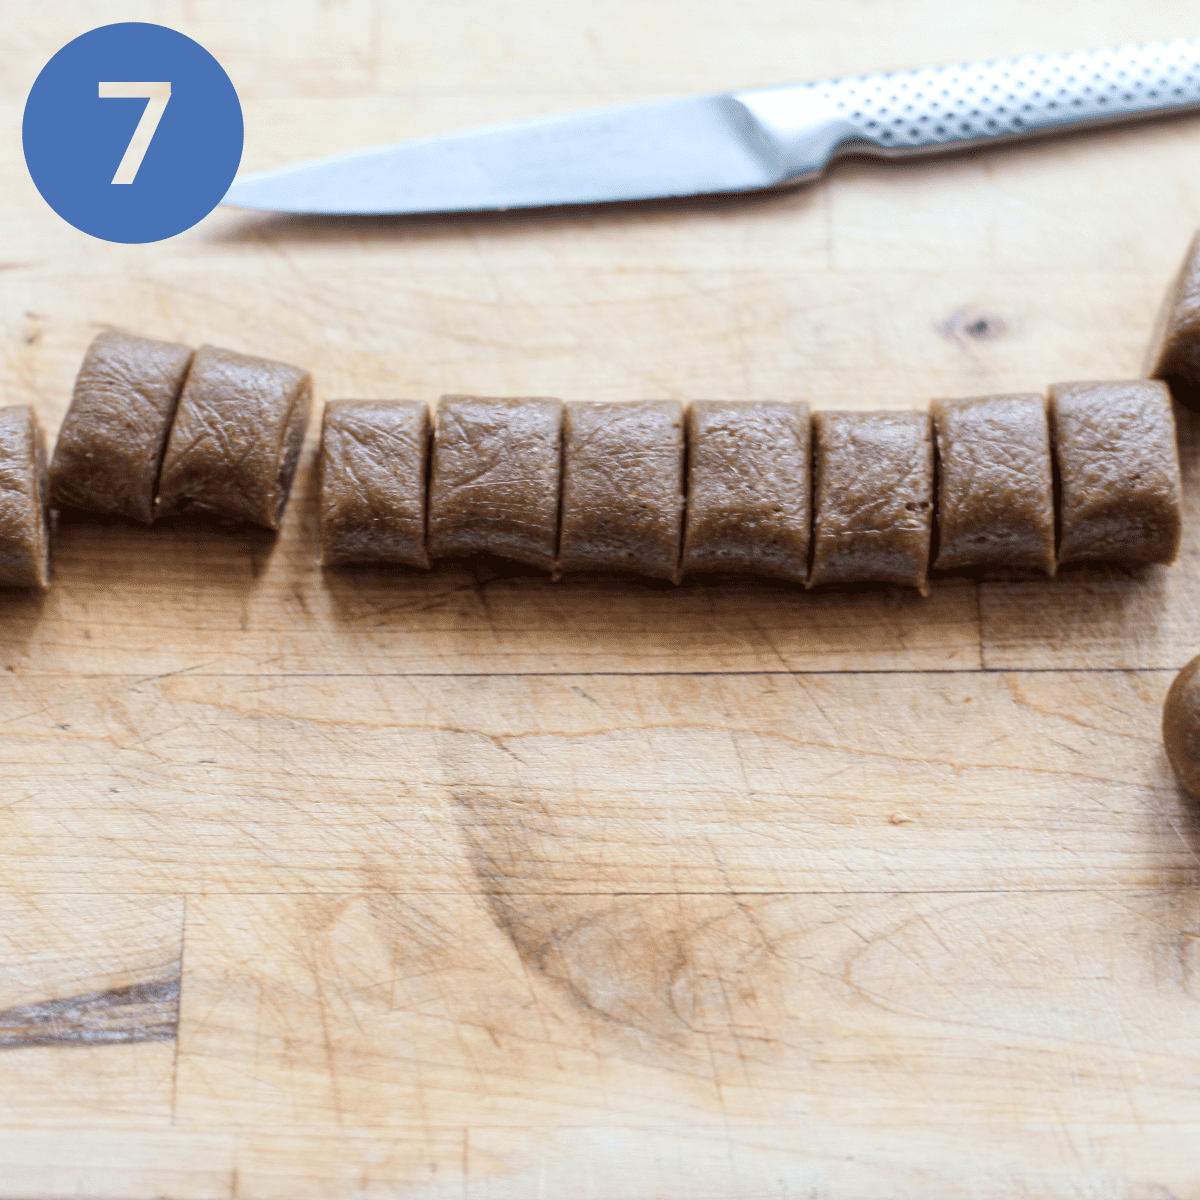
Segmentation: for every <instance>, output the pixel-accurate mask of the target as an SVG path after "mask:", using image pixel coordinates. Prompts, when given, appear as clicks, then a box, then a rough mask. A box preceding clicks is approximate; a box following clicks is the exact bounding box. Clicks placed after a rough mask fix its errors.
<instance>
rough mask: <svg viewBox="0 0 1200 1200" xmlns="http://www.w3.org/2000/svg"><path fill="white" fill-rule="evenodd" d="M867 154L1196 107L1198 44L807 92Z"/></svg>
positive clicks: (939, 71) (845, 82)
mask: <svg viewBox="0 0 1200 1200" xmlns="http://www.w3.org/2000/svg"><path fill="white" fill-rule="evenodd" d="M809 86H810V87H811V88H812V89H813V91H814V92H815V93H817V94H818V95H819V96H820V97H821V98H822V100H823V101H825V102H826V104H828V105H829V106H830V107H831V108H832V109H834V110H835V111H836V113H837V116H838V117H839V118H841V120H842V121H844V122H846V123H847V124H848V125H849V126H851V127H852V128H853V129H854V130H855V131H856V132H855V134H853V135H851V138H850V140H849V143H843V145H844V146H845V148H846V149H851V148H852V144H853V143H855V142H857V143H858V144H859V147H860V148H863V149H865V148H866V147H863V146H862V143H863V142H866V143H869V144H870V146H871V150H870V151H869V152H871V153H880V152H882V153H884V154H889V153H892V154H903V153H906V152H925V153H928V152H929V151H930V150H936V149H937V148H938V147H945V148H946V149H947V150H949V149H954V148H956V147H959V146H962V145H963V144H964V143H978V142H986V141H988V140H990V139H991V138H1013V137H1025V136H1032V135H1036V134H1039V133H1049V132H1053V131H1055V130H1058V129H1064V128H1068V127H1078V126H1084V125H1093V124H1099V123H1104V122H1108V121H1113V120H1120V119H1121V118H1123V117H1136V116H1145V115H1151V114H1155V113H1168V112H1172V111H1180V110H1186V109H1189V108H1193V107H1200V39H1196V40H1191V41H1182V40H1180V41H1174V42H1157V43H1151V44H1149V45H1146V46H1123V47H1120V48H1119V49H1114V50H1083V51H1077V52H1074V53H1071V54H1045V55H1036V56H1029V57H1026V58H1014V59H1008V60H1002V61H997V62H989V63H973V64H970V65H967V66H956V67H933V68H927V69H924V70H919V71H896V72H894V73H892V74H888V75H863V76H858V77H848V78H845V79H835V80H829V81H827V82H824V83H814V84H811V85H809Z"/></svg>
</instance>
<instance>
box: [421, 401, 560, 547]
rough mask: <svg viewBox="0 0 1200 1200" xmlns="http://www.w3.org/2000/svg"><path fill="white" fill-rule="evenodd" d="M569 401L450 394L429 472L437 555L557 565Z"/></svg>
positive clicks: (441, 409)
mask: <svg viewBox="0 0 1200 1200" xmlns="http://www.w3.org/2000/svg"><path fill="white" fill-rule="evenodd" d="M562 423H563V403H562V401H561V400H552V399H550V398H548V397H544V396H531V397H528V398H521V399H512V400H505V399H499V398H495V397H490V396H443V397H442V398H441V400H439V401H438V408H437V430H436V432H435V434H434V438H433V461H432V465H431V467H430V474H429V554H430V556H431V557H432V558H458V557H464V556H466V555H468V554H481V553H488V554H498V555H501V556H502V557H504V558H512V559H515V560H516V561H517V562H523V563H529V564H530V565H531V566H535V567H545V569H546V570H547V571H549V570H552V569H553V567H554V543H555V539H556V538H557V536H558V491H559V477H560V475H561V471H562V468H561V459H562Z"/></svg>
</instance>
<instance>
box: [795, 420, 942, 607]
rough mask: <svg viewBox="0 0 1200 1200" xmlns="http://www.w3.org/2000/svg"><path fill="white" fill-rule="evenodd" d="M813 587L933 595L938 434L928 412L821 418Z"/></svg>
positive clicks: (816, 423) (815, 424) (817, 422)
mask: <svg viewBox="0 0 1200 1200" xmlns="http://www.w3.org/2000/svg"><path fill="white" fill-rule="evenodd" d="M813 436H814V439H815V443H816V454H815V459H816V512H815V514H814V520H813V564H812V574H811V576H810V578H809V585H810V586H815V585H817V584H822V583H858V582H867V581H877V582H881V583H899V584H906V585H907V586H909V587H915V588H918V589H919V590H920V591H921V593H922V595H924V594H925V593H926V592H927V591H928V587H927V584H926V575H927V571H928V566H929V541H930V533H931V528H932V519H933V426H932V422H931V421H930V417H929V414H928V413H927V412H819V413H816V414H815V415H814V416H813Z"/></svg>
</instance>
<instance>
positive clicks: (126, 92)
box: [22, 21, 242, 242]
mask: <svg viewBox="0 0 1200 1200" xmlns="http://www.w3.org/2000/svg"><path fill="white" fill-rule="evenodd" d="M22 137H23V139H24V143H25V162H26V164H27V165H28V167H29V173H30V175H32V176H33V182H34V183H35V184H36V185H37V189H38V191H39V192H41V193H42V196H43V198H44V199H45V201H46V203H47V204H49V205H50V207H51V208H52V209H54V211H55V212H56V213H58V215H59V216H60V217H62V218H63V220H64V221H69V222H70V223H71V224H72V225H74V226H75V228H76V229H81V230H83V232H84V233H90V234H91V235H92V236H93V237H97V238H103V239H104V240H105V241H108V242H157V241H160V240H161V239H163V238H168V237H173V236H174V235H175V234H177V233H182V232H183V231H184V230H185V229H190V228H191V227H192V226H193V225H195V224H196V222H197V221H199V220H200V219H201V218H202V217H206V216H207V215H208V214H209V213H210V212H212V210H213V209H214V208H216V206H217V205H218V204H219V203H220V202H221V199H222V197H223V196H224V195H225V193H226V191H228V189H229V185H230V183H232V182H233V177H234V174H235V173H236V172H237V168H238V163H239V162H240V161H241V158H242V106H241V105H240V104H239V103H238V98H237V92H235V91H234V89H233V84H232V83H231V82H230V80H229V76H228V75H226V74H225V72H224V71H223V70H222V68H221V64H220V63H219V62H217V60H216V59H215V58H213V56H212V55H211V54H209V52H208V51H207V50H205V49H204V47H203V46H201V45H199V44H198V43H196V42H193V41H192V39H191V38H189V37H185V36H184V35H183V34H182V33H177V32H176V31H175V30H174V29H166V28H164V27H163V26H162V25H147V24H143V23H141V22H134V21H130V22H126V23H123V24H120V25H104V26H102V27H101V28H99V29H93V30H92V31H91V32H90V33H85V34H83V36H82V37H77V38H76V39H75V40H74V41H73V42H68V43H67V45H65V46H64V47H63V48H62V49H61V50H60V51H59V52H58V53H57V54H56V55H55V56H54V57H53V58H52V59H51V60H50V61H49V62H48V63H47V64H46V65H45V66H44V67H43V68H42V73H41V74H40V75H39V76H38V77H37V79H36V81H35V82H34V85H33V87H32V89H31V90H30V92H29V99H28V100H26V101H25V121H24V125H23V126H22Z"/></svg>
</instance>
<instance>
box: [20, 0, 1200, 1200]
mask: <svg viewBox="0 0 1200 1200" xmlns="http://www.w3.org/2000/svg"><path fill="white" fill-rule="evenodd" d="M109 7H111V6H109ZM102 9H105V6H97V5H94V4H82V3H67V4H59V5H54V6H45V5H36V6H31V5H23V4H17V3H16V2H15V0H6V3H5V6H4V11H3V17H4V28H5V34H4V38H3V44H2V45H0V62H2V63H3V71H2V72H0V99H2V102H3V105H4V115H5V127H6V128H7V129H8V130H9V131H10V136H9V137H8V138H7V139H5V140H4V142H3V143H2V145H0V156H2V157H0V170H2V172H3V176H2V193H0V194H2V195H3V202H2V205H0V222H2V224H0V231H2V235H3V252H2V254H0V258H2V259H3V261H2V263H0V266H2V267H3V273H2V274H0V305H2V312H0V320H2V322H3V325H2V328H3V341H2V358H0V370H2V379H3V389H4V390H3V399H4V402H5V403H21V402H28V401H31V402H33V403H34V404H35V405H36V406H37V409H38V412H39V413H40V415H41V417H42V419H43V420H44V421H45V422H46V423H47V425H48V426H49V427H50V428H51V429H53V428H54V427H56V426H57V424H58V422H59V420H60V419H61V416H62V413H63V411H64V409H65V406H66V403H67V400H68V397H69V393H70V387H71V382H72V379H73V377H74V373H75V371H76V369H77V367H78V364H79V360H80V357H81V355H82V353H83V350H84V347H85V346H86V345H87V343H88V341H89V340H90V338H91V337H92V336H93V334H94V333H95V332H96V331H97V330H98V329H100V328H101V327H103V326H104V325H106V324H108V323H112V324H116V325H118V326H120V327H123V328H126V329H129V330H132V331H136V332H139V333H144V334H148V335H151V336H155V337H163V338H170V339H175V340H183V341H187V342H190V343H192V344H199V343H201V342H206V341H207V342H214V343H217V344H219V345H224V346H229V347H232V348H235V349H238V350H243V351H247V352H251V353H256V354H263V355H267V356H270V357H276V358H281V359H283V360H285V361H292V362H297V363H301V364H303V365H305V366H309V367H311V368H312V369H313V370H314V372H315V376H316V380H317V387H318V396H319V399H322V400H323V399H325V398H328V397H335V396H362V397H418V398H425V399H428V400H433V399H434V398H436V396H437V395H439V394H440V393H442V392H449V391H466V392H470V391H479V392H484V393H490V394H501V395H503V394H531V393H532V394H550V395H561V396H564V397H567V398H595V399H631V398H637V397H647V396H674V397H682V398H697V397H703V396H717V397H735V398H737V397H745V398H751V397H799V398H804V399H807V400H809V401H810V402H811V403H813V404H814V405H816V406H823V407H855V408H874V407H907V406H920V405H924V404H925V403H927V401H928V399H929V398H930V397H931V396H934V395H942V396H962V395H974V394H980V393H984V392H989V391H1005V390H1014V391H1015V390H1037V389H1041V388H1043V387H1044V386H1045V385H1046V384H1047V383H1049V382H1050V381H1052V380H1058V379H1073V378H1105V377H1122V376H1129V375H1132V374H1136V373H1137V371H1138V369H1139V364H1140V360H1141V354H1142V348H1143V346H1144V343H1145V340H1146V336H1147V333H1148V329H1149V325H1150V321H1151V318H1152V315H1153V311H1154V308H1155V306H1156V304H1157V301H1158V298H1159V296H1160V294H1161V292H1162V290H1163V288H1164V286H1165V283H1166V281H1167V279H1168V276H1169V275H1170V273H1171V271H1172V270H1173V269H1174V266H1175V265H1176V262H1177V261H1178V259H1179V257H1180V255H1181V254H1182V252H1183V249H1184V246H1185V244H1186V242H1187V239H1188V238H1189V236H1190V235H1191V233H1192V231H1193V227H1194V226H1195V225H1196V224H1198V223H1200V177H1198V168H1197V163H1198V162H1200V157H1198V154H1200V121H1197V120H1184V121H1177V122H1174V123H1168V124H1160V125H1157V126H1153V127H1150V126H1143V127H1139V128H1130V129H1124V130H1119V131H1111V132H1108V133H1103V134H1094V135H1091V136H1088V137H1082V138H1078V139H1075V140H1072V141H1060V142H1056V143H1047V144H1044V145H1039V146H1036V147H1026V148H1013V149H1009V150H1005V151H997V152H991V153H987V154H978V155H976V156H974V157H967V158H960V159H958V160H955V161H952V162H943V163H934V164H924V165H919V166H903V167H888V166H885V165H880V164H858V165H850V164H846V165H842V166H840V167H839V168H838V169H837V170H836V171H834V172H833V174H832V175H831V177H830V178H829V179H828V180H827V181H825V182H823V183H821V184H819V185H817V186H813V187H810V188H808V189H805V190H803V191H797V192H794V193H791V194H787V195H775V196H768V197H755V198H742V199H730V198H723V199H722V198H718V199H710V200H703V201H698V202H694V203H681V204H666V203H662V204H643V205H629V206H625V207H621V208H614V209H609V210H604V209H584V210H580V211H574V212H569V213H563V214H546V213H535V214H530V213H511V214H507V215H499V216H487V217H484V216H462V217H443V218H415V219H381V220H346V221H315V220H285V219H276V218H271V217H263V216H255V215H249V214H239V213H236V212H223V211H222V212H217V213H215V214H213V215H212V216H211V217H209V218H208V219H207V220H205V221H204V222H202V223H201V224H200V225H199V226H197V227H196V228H195V229H193V230H192V231H190V232H189V233H187V234H185V235H183V236H181V237H178V238H176V239H173V240H171V241H168V242H164V243H161V244H158V245H151V246H120V245H112V244H107V243H102V242H98V241H94V240H92V239H90V238H88V237H86V236H84V235H83V234H80V233H77V232H76V231H75V230H73V229H72V228H70V227H69V226H67V225H66V224H64V223H63V222H62V221H60V220H59V219H58V218H57V217H56V216H55V215H54V214H53V213H52V212H51V211H50V210H49V209H48V208H47V207H46V206H45V204H44V203H43V202H42V201H41V199H40V197H39V196H38V195H37V193H36V192H35V190H34V188H33V186H32V184H31V182H30V180H29V179H28V176H27V174H26V173H25V170H24V166H23V162H22V159H21V151H20V146H19V143H18V139H17V138H16V136H15V131H16V129H17V128H18V126H19V120H20V113H21V107H22V104H23V101H24V97H25V94H26V92H27V90H28V88H29V86H30V84H31V83H32V81H33V78H34V77H35V75H36V73H37V71H38V70H39V69H40V67H41V66H42V65H43V63H44V62H45V61H46V60H47V59H48V58H49V56H50V55H51V54H52V53H53V52H54V51H55V50H56V49H57V48H58V47H59V46H61V45H62V44H63V43H65V42H66V41H67V40H69V39H70V38H72V37H74V36H76V35H77V34H79V33H82V32H84V31H85V30H86V29H88V28H90V27H92V26H94V25H97V24H101V23H103V22H104V21H106V20H114V19H130V18H137V17H141V18H143V19H147V20H154V21H158V22H161V23H163V24H168V25H171V26H173V27H175V28H178V29H181V30H182V31H184V32H186V33H188V34H190V35H192V36H193V37H195V38H197V39H198V40H200V41H201V42H202V43H203V44H204V45H205V46H206V47H207V48H208V49H209V50H211V51H212V52H213V53H214V54H215V55H216V56H217V58H218V59H219V60H220V61H221V62H222V63H223V65H224V66H225V67H226V68H227V70H228V71H229V72H230V74H231V76H232V77H233V79H234V82H235V84H236V85H237V87H238V90H239V92H240V94H241V98H242V102H243V105H244V110H245V114H246V121H247V142H246V154H245V160H244V165H245V166H246V167H247V168H248V169H256V168H261V167H266V166H269V165H274V164H277V163H284V162H288V161H292V160H295V159H300V158H307V157H311V156H314V155H316V154H320V153H326V152H334V151H337V150H341V149H345V148H348V147H350V146H352V145H355V144H369V143H372V142H378V141H389V140H398V139H400V138H405V137H410V136H417V135H421V134H430V133H437V132H441V131H447V130H451V129H455V128H459V127H463V126H467V125H472V124H481V123H487V122H491V121H497V120H502V119H509V118H516V117H520V116H525V115H530V114H535V113H542V112H551V111H556V110H561V109H567V108H577V107H585V106H588V105H592V104H603V103H609V102H614V101H618V100H623V99H635V98H641V97H650V96H657V95H668V94H673V93H685V92H701V91H708V90H716V89H724V88H729V87H738V86H743V87H744V86H754V85H767V84H772V83H784V82H789V81H795V80H799V79H805V78H816V77H820V76H825V75H837V74H842V73H846V72H852V71H865V70H873V69H883V68H893V67H904V66H919V65H926V64H930V63H937V62H950V61H956V60H971V59H977V58H984V57H989V56H990V57H994V56H999V55H1004V54H1015V53H1020V52H1024V51H1035V50H1051V49H1066V48H1072V47H1076V46H1085V45H1093V46H1096V45H1105V44H1116V43H1121V42H1126V41H1146V40H1150V39H1154V38H1164V37H1177V36H1192V35H1194V34H1195V33H1196V27H1195V13H1194V7H1193V6H1191V5H1187V4H1185V3H1183V2H1182V0H1163V2H1161V3H1157V4H1154V5H1137V6H1134V5H1124V4H1117V3H1107V2H1098V0H1066V2H1064V3H1061V4H1058V5H1054V6H1047V5H1045V4H1042V3H1035V2H1034V0H1003V2H1002V3H998V4H993V5H990V6H988V7H987V8H986V9H984V8H982V7H981V6H974V5H951V4H948V3H940V2H935V0H926V2H924V3H922V2H917V0H912V2H908V3H902V4H892V5H879V4H876V3H872V2H871V0H853V2H846V3H842V4H838V5H831V4H827V3H820V2H819V0H799V2H796V0H791V2H787V3H785V2H784V0H746V2H745V3H742V4H739V5H718V4H715V3H709V2H707V0H705V2H702V3H695V2H694V0H692V2H688V0H657V2H656V3H654V4H653V5H647V4H634V3H623V2H622V0H589V2H588V3H582V2H577V0H555V2H551V0H532V2H530V0H524V2H523V3H517V2H516V0H499V2H497V0H492V2H491V3H486V4H485V3H483V0H460V2H459V3H451V4H442V5H425V6H412V5H408V6H403V5H399V4H395V3H387V2H385V0H340V2H338V3H318V2H317V0H291V2H289V3H283V2H282V0H274V2H271V3H266V2H264V3H259V4H255V5H246V4H244V3H243V4H237V3H233V2H232V0H213V2H212V3H208V4H205V5H202V6H196V5H192V4H187V3H184V2H183V0H163V2H162V3H154V4H150V3H144V4H134V5H133V6H132V7H131V6H129V5H125V6H123V7H122V9H121V11H120V13H116V12H109V11H107V10H105V11H101V10H102ZM1180 428H1181V439H1182V451H1183V461H1184V469H1185V475H1186V500H1187V508H1188V515H1189V522H1190V523H1189V525H1188V528H1187V533H1186V536H1185V550H1184V554H1183V557H1182V559H1181V561H1180V563H1179V564H1178V565H1177V566H1176V567H1174V568H1171V569H1164V568H1155V569H1150V570H1144V571H1133V572H1130V571H1122V570H1115V569H1114V570H1099V569H1097V570H1073V571H1069V572H1065V573H1064V574H1063V576H1062V577H1061V578H1059V579H1057V580H1055V581H1053V582H1047V581H1021V580H1015V579H1007V580H1006V579H1002V578H997V579H993V580H986V581H980V580H974V579H968V578H947V579H943V580H941V581H939V582H938V583H937V584H936V586H935V587H934V589H933V592H932V594H931V595H930V596H929V597H928V598H927V599H922V598H920V597H919V596H916V595H913V594H909V593H907V592H901V591H893V590H887V589H883V590H876V591H871V590H860V591H855V592H828V593H824V594H819V595H805V594H803V593H802V592H798V591H796V590H795V589H793V588H789V587H784V586H777V585H775V584H772V583H767V582H753V581H745V582H728V583H721V582H719V581H711V580H708V581H699V582H689V583H687V584H685V585H684V586H682V587H680V588H671V587H666V586H658V585H655V584H653V583H645V582H640V581H635V580H619V579H605V578H579V579H571V580H566V581H563V582H561V583H559V584H551V583H549V582H548V581H547V580H546V579H544V578H541V577H539V576H537V575H534V574H529V573H525V572H523V571H522V570H509V569H505V568H503V567H501V566H497V565H495V564H492V565H486V564H467V565H462V564H458V565H445V566H441V567H439V568H437V569H436V570H434V571H432V572H429V573H417V572H409V571H404V570H400V569H396V570H384V569H360V570H344V571H337V572H328V573H325V574H322V573H321V572H320V571H319V570H318V569H317V567H316V563H315V557H314V548H315V528H314V492H313V489H314V479H313V473H312V469H311V463H312V457H313V452H314V450H315V430H316V425H315V423H314V426H313V431H312V434H310V439H309V444H308V450H307V455H306V461H305V464H304V467H303V470H302V473H301V475H300V478H299V480H298V484H297V489H296V492H295V493H294V496H293V500H292V503H291V505H290V507H289V510H288V515H287V522H286V526H285V528H284V530H283V532H282V534H281V535H280V536H279V537H278V538H277V539H276V538H273V537H271V536H269V535H267V534H266V533H245V532H241V533H232V532H230V531H228V530H224V529H221V528H205V527H203V526H195V527H193V528H190V529H182V530H181V529H175V530H164V529H141V528H135V527H132V526H129V525H125V524H120V523H117V522H109V521H104V520H98V519H97V520H81V519H77V520H74V521H71V522H64V524H63V525H62V527H61V528H60V530H59V533H58V539H57V542H56V567H55V582H54V587H53V589H52V590H51V591H50V592H49V593H48V594H47V595H46V596H45V597H35V596H29V595H24V594H20V593H8V594H4V595H2V596H0V668H2V669H0V683H2V688H0V777H2V780H3V782H2V784H0V1010H2V1011H0V1046H2V1047H3V1049H2V1050H0V1197H3V1198H4V1200H29V1198H32V1197H41V1198H46V1197H53V1198H66V1197H78V1198H87V1200H152V1198H155V1197H170V1198H172V1200H368V1198H369V1200H385V1198H386V1200H393V1198H398V1197H402V1196H403V1197H409V1196H412V1197H454V1198H455V1200H483V1198H488V1200H527V1198H533V1197H546V1198H547V1200H585V1198H586V1200H646V1198H649V1197H663V1198H666V1200H692V1198H696V1200H700V1198H703V1200H718V1198H720V1200H735V1198H736V1200H764V1198H768V1197H769V1198H771V1200H774V1198H783V1197H788V1198H795V1197H810V1198H813V1200H889V1198H891V1197H900V1196H910V1197H918V1196H919V1197H926V1198H930V1200H951V1198H953V1200H959V1198H963V1200H966V1198H968V1197H971V1198H977V1197H987V1198H989V1200H991V1198H1009V1197H1012V1198H1014V1200H1015V1198H1017V1197H1021V1198H1033V1197H1053V1198H1059V1197H1062V1198H1064V1200H1065V1198H1067V1197H1071V1198H1078V1197H1089V1198H1094V1200H1109V1198H1112V1200H1168V1198H1170V1197H1175V1198H1177V1200H1187V1198H1192V1200H1195V1198H1197V1197H1200V1090H1198V1088H1197V1082H1198V1071H1200V892H1198V890H1197V883H1198V878H1200V875H1198V870H1197V868H1198V865H1200V860H1198V857H1197V856H1198V853H1200V813H1198V811H1197V807H1196V805H1194V804H1193V803H1191V802H1189V801H1188V800H1186V798H1184V797H1183V796H1182V795H1181V794H1180V793H1179V791H1178V790H1177V789H1176V787H1175V786H1174V782H1173V780H1172V777H1171V774H1170V771H1169V769H1168V767H1167V764H1166V760H1165V758H1164V755H1163V751H1162V747H1161V743H1160V739H1159V720H1160V710H1161V702H1162V699H1163V695H1164V693H1165V691H1166V689H1167V686H1168V685H1169V683H1170V680H1171V678H1172V675H1173V672H1174V671H1175V670H1177V669H1178V668H1179V667H1180V666H1182V665H1183V663H1184V662H1185V661H1187V659H1189V658H1190V657H1191V656H1192V655H1193V654H1194V653H1195V652H1196V651H1197V650H1200V612H1198V604H1200V602H1198V600H1197V597H1198V596H1200V512H1198V509H1200V478H1198V477H1197V476H1198V468H1197V461H1198V453H1200V420H1197V419H1193V418H1190V417H1185V418H1183V419H1181V427H1180Z"/></svg>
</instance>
